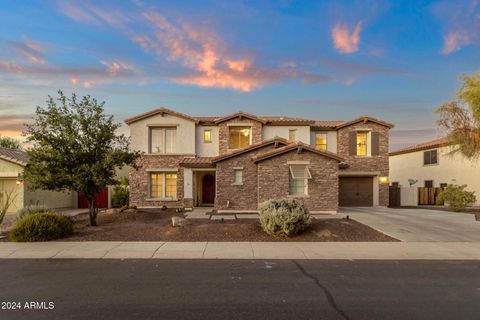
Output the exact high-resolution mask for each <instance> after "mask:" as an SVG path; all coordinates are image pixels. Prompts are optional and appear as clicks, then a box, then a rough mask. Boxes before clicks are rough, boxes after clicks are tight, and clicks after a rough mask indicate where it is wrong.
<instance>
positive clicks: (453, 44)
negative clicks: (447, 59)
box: [442, 32, 471, 54]
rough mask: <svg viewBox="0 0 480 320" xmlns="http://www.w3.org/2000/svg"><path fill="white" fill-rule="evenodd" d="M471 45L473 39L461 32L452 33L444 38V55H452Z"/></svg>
mask: <svg viewBox="0 0 480 320" xmlns="http://www.w3.org/2000/svg"><path fill="white" fill-rule="evenodd" d="M470 43H471V39H470V37H469V36H468V35H466V34H461V33H460V32H450V33H448V34H447V35H445V36H444V37H443V49H442V53H443V54H450V53H452V52H454V51H457V50H460V49H461V48H462V47H464V46H466V45H468V44H470Z"/></svg>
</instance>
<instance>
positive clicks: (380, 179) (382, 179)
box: [378, 177, 388, 184]
mask: <svg viewBox="0 0 480 320" xmlns="http://www.w3.org/2000/svg"><path fill="white" fill-rule="evenodd" d="M378 181H379V182H380V183H381V184H387V183H388V177H380V178H378Z"/></svg>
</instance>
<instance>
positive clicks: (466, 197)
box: [436, 184, 477, 212]
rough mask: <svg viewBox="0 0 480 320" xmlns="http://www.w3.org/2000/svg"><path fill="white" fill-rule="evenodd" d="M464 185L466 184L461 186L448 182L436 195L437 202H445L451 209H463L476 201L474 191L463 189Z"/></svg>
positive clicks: (457, 210)
mask: <svg viewBox="0 0 480 320" xmlns="http://www.w3.org/2000/svg"><path fill="white" fill-rule="evenodd" d="M466 187H467V185H466V184H464V185H461V186H458V185H454V184H449V185H448V186H446V187H445V189H443V190H442V191H441V192H440V194H439V195H438V196H437V200H436V201H437V204H438V205H441V204H443V203H445V204H446V205H447V206H448V208H449V209H450V210H451V211H455V212H460V211H465V209H466V208H467V207H468V206H471V205H473V204H474V203H475V202H476V201H477V198H476V197H475V192H473V191H467V190H465V188H466Z"/></svg>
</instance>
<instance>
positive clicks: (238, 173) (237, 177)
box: [233, 169, 243, 184]
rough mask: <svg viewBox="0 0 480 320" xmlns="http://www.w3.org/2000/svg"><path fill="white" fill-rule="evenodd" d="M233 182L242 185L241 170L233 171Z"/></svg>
mask: <svg viewBox="0 0 480 320" xmlns="http://www.w3.org/2000/svg"><path fill="white" fill-rule="evenodd" d="M233 171H234V173H235V180H234V182H233V183H234V184H243V169H234V170H233Z"/></svg>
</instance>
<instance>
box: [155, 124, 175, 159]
mask: <svg viewBox="0 0 480 320" xmlns="http://www.w3.org/2000/svg"><path fill="white" fill-rule="evenodd" d="M149 149H150V150H149V151H150V153H161V154H165V153H175V152H176V150H177V128H170V127H166V128H158V127H155V128H150V146H149Z"/></svg>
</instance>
